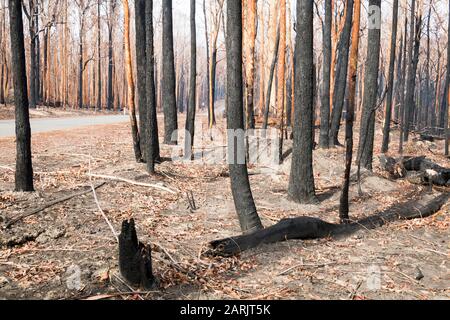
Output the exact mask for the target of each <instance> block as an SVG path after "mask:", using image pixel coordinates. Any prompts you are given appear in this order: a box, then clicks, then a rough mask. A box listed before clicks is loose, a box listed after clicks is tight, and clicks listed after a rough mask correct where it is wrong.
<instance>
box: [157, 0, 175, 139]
mask: <svg viewBox="0 0 450 320" xmlns="http://www.w3.org/2000/svg"><path fill="white" fill-rule="evenodd" d="M162 10H163V35H162V38H163V39H162V52H163V53H164V54H163V66H162V84H161V90H162V98H163V99H162V104H163V110H164V143H165V144H169V145H174V144H177V138H176V137H174V138H175V139H172V135H173V134H175V133H176V130H177V129H178V121H177V104H176V92H175V88H176V86H175V65H174V63H175V60H174V51H173V22H172V0H163V1H162Z"/></svg>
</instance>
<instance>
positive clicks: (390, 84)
mask: <svg viewBox="0 0 450 320" xmlns="http://www.w3.org/2000/svg"><path fill="white" fill-rule="evenodd" d="M397 21H398V0H394V4H393V9H392V33H391V52H390V57H389V79H388V91H387V94H386V114H385V119H384V128H383V145H382V147H381V152H383V153H386V152H388V150H389V136H390V132H391V119H392V96H393V92H394V69H395V52H396V44H397Z"/></svg>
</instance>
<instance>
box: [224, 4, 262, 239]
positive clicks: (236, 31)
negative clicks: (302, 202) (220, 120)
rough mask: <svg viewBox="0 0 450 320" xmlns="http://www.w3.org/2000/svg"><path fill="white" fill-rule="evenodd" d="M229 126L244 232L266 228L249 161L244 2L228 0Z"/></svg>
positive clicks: (234, 184)
mask: <svg viewBox="0 0 450 320" xmlns="http://www.w3.org/2000/svg"><path fill="white" fill-rule="evenodd" d="M226 30H227V34H226V48H227V66H228V67H227V89H228V90H227V103H228V112H227V128H228V161H229V170H230V178H231V191H232V193H233V199H234V205H235V207H236V212H237V215H238V218H239V223H240V225H241V230H242V232H243V233H251V232H254V231H256V230H260V229H262V224H261V220H260V219H259V216H258V213H257V211H256V206H255V202H254V200H253V195H252V191H251V189H250V181H249V179H248V171H247V164H246V162H245V137H244V130H243V129H244V111H243V110H244V106H243V99H244V94H243V89H242V83H243V76H242V1H241V0H228V1H227V29H226Z"/></svg>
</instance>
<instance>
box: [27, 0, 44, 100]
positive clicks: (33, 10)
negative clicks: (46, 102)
mask: <svg viewBox="0 0 450 320" xmlns="http://www.w3.org/2000/svg"><path fill="white" fill-rule="evenodd" d="M23 12H24V13H25V16H26V17H27V19H28V31H29V35H30V101H29V103H30V108H36V105H37V103H38V100H39V92H40V90H39V88H40V84H39V82H40V81H39V43H38V39H39V33H38V28H39V25H38V23H39V15H38V12H39V11H38V4H37V2H36V0H29V1H28V9H27V7H26V6H25V5H23Z"/></svg>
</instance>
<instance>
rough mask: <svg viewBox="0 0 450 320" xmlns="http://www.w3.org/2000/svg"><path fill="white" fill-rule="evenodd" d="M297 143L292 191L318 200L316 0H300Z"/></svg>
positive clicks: (302, 197)
mask: <svg viewBox="0 0 450 320" xmlns="http://www.w3.org/2000/svg"><path fill="white" fill-rule="evenodd" d="M297 21H298V28H297V29H298V30H297V38H296V45H295V61H296V63H295V83H296V85H295V89H294V92H295V98H294V99H295V102H294V103H295V110H294V114H295V115H294V126H293V133H294V145H293V148H292V164H291V173H290V178H289V188H288V193H289V196H290V197H291V199H292V200H294V201H295V202H300V203H312V202H316V201H317V198H316V194H315V187H314V174H313V130H314V128H313V109H314V86H313V82H314V57H313V56H314V53H313V2H312V1H310V0H297Z"/></svg>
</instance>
